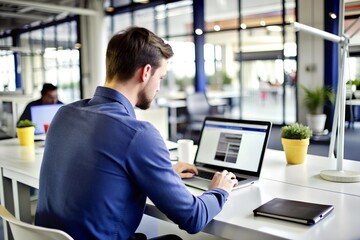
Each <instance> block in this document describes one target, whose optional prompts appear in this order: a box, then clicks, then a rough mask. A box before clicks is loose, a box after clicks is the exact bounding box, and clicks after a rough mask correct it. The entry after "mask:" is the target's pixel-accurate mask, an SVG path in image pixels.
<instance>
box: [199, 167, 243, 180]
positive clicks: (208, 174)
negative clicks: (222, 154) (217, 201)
mask: <svg viewBox="0 0 360 240" xmlns="http://www.w3.org/2000/svg"><path fill="white" fill-rule="evenodd" d="M198 173H199V175H198V177H202V178H205V179H209V180H211V179H212V178H213V176H214V173H213V172H207V171H203V170H199V169H198ZM236 179H237V180H238V181H239V182H240V181H243V180H245V179H246V178H241V177H236Z"/></svg>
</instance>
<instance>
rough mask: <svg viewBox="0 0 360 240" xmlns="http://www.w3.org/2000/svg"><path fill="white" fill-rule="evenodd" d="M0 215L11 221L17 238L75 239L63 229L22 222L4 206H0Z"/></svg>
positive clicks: (17, 239) (30, 239) (31, 239)
mask: <svg viewBox="0 0 360 240" xmlns="http://www.w3.org/2000/svg"><path fill="white" fill-rule="evenodd" d="M0 216H1V217H2V218H3V219H4V220H6V222H8V223H9V225H10V229H11V233H12V235H13V237H14V239H15V240H24V239H27V240H74V239H73V238H72V237H71V236H70V235H68V234H67V233H65V232H63V231H60V230H57V229H52V228H45V227H39V226H35V225H32V224H30V223H25V222H22V221H20V220H18V219H16V218H15V217H14V215H12V214H11V213H10V212H9V211H8V210H7V209H6V208H5V207H4V206H0ZM4 227H6V226H4Z"/></svg>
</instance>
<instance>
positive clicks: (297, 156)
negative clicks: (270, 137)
mask: <svg viewBox="0 0 360 240" xmlns="http://www.w3.org/2000/svg"><path fill="white" fill-rule="evenodd" d="M281 142H282V145H283V148H284V151H285V156H286V160H287V162H288V163H289V164H301V163H304V162H305V158H306V154H307V151H308V146H309V138H307V139H287V138H281Z"/></svg>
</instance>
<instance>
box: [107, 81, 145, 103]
mask: <svg viewBox="0 0 360 240" xmlns="http://www.w3.org/2000/svg"><path fill="white" fill-rule="evenodd" d="M104 87H107V88H111V89H114V90H115V91H118V92H119V93H121V94H122V95H124V96H125V97H126V98H127V99H128V100H129V101H130V103H131V105H132V106H133V107H134V106H135V105H136V103H137V96H138V86H136V85H135V84H134V81H132V80H129V81H127V82H125V83H119V82H118V81H115V80H113V81H105V84H104Z"/></svg>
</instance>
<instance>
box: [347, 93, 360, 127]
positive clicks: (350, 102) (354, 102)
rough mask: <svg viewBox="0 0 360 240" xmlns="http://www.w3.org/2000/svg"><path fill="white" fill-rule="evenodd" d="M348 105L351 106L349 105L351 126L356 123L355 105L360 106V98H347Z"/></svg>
mask: <svg viewBox="0 0 360 240" xmlns="http://www.w3.org/2000/svg"><path fill="white" fill-rule="evenodd" d="M346 105H348V106H350V107H349V111H350V112H349V115H350V116H349V118H350V119H349V127H350V126H352V125H354V122H355V120H356V119H355V117H354V111H355V109H354V107H359V106H360V99H350V100H346Z"/></svg>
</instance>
